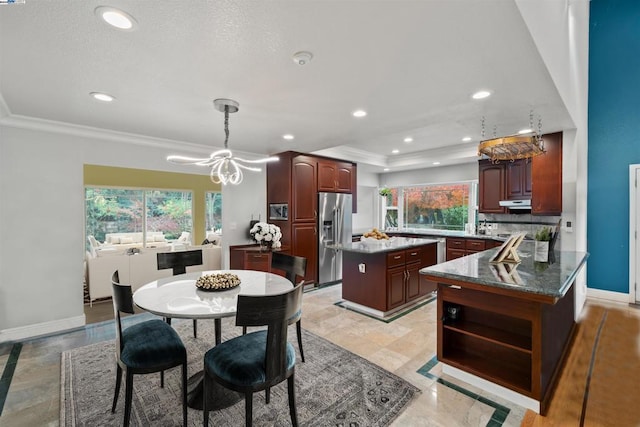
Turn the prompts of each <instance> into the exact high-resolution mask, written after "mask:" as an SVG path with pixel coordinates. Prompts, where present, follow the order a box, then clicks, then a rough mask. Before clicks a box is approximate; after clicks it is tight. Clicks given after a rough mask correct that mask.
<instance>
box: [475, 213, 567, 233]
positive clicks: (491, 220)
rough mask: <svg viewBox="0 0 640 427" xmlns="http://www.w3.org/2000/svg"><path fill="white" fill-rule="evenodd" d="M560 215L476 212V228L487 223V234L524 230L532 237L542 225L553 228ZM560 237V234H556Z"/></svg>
mask: <svg viewBox="0 0 640 427" xmlns="http://www.w3.org/2000/svg"><path fill="white" fill-rule="evenodd" d="M561 219H562V217H561V216H538V215H531V214H483V213H481V214H478V228H480V227H481V224H485V221H486V224H487V226H488V227H487V228H488V229H489V230H487V234H489V232H490V233H491V234H492V235H497V234H511V233H516V232H521V231H526V232H527V236H528V237H531V238H533V236H534V235H535V234H536V232H537V231H538V230H540V229H541V228H542V227H552V228H553V230H555V227H556V225H557V224H558V221H560V220H561ZM558 237H560V236H558Z"/></svg>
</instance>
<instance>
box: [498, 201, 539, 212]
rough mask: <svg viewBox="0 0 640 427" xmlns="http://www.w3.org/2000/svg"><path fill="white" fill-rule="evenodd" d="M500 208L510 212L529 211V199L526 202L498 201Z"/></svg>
mask: <svg viewBox="0 0 640 427" xmlns="http://www.w3.org/2000/svg"><path fill="white" fill-rule="evenodd" d="M500 206H502V207H505V208H509V209H511V210H520V209H521V210H531V199H526V200H500Z"/></svg>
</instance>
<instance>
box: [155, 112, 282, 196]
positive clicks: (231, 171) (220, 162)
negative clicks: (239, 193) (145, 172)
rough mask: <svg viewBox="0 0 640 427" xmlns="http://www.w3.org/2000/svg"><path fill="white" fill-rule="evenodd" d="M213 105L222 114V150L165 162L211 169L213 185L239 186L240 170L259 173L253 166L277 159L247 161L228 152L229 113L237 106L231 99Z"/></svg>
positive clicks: (257, 168)
mask: <svg viewBox="0 0 640 427" xmlns="http://www.w3.org/2000/svg"><path fill="white" fill-rule="evenodd" d="M213 105H214V106H215V107H216V109H217V110H219V111H222V112H224V131H225V140H224V150H218V151H214V152H213V153H211V155H210V156H209V157H208V158H204V159H203V158H194V157H186V156H169V157H167V161H169V162H171V163H175V164H179V165H196V166H206V167H209V168H211V173H210V177H211V181H212V182H213V183H214V184H222V185H227V184H232V185H236V184H240V183H241V182H242V178H243V172H242V170H243V169H245V170H248V171H252V172H260V171H261V170H262V169H261V168H259V167H257V166H255V165H258V164H261V163H266V162H271V161H276V160H278V158H277V157H267V158H264V159H258V160H247V159H242V158H240V157H236V156H234V155H233V153H232V152H231V150H229V147H228V145H229V113H235V112H237V111H238V107H239V104H238V103H237V102H236V101H234V100H232V99H216V100H214V101H213Z"/></svg>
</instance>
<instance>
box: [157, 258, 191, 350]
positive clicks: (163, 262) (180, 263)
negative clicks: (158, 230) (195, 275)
mask: <svg viewBox="0 0 640 427" xmlns="http://www.w3.org/2000/svg"><path fill="white" fill-rule="evenodd" d="M157 260H158V270H166V269H168V268H171V269H172V270H173V275H174V276H175V275H177V274H184V273H186V272H187V267H189V266H191V265H202V249H197V250H193V251H178V252H158V257H157ZM165 321H166V322H167V323H168V324H171V318H169V317H167V318H165ZM193 337H194V338H198V321H197V320H196V319H193Z"/></svg>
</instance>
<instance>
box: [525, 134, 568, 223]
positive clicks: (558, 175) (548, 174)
mask: <svg viewBox="0 0 640 427" xmlns="http://www.w3.org/2000/svg"><path fill="white" fill-rule="evenodd" d="M543 140H544V148H545V150H546V153H545V154H541V155H539V156H536V157H534V158H533V162H532V163H533V165H532V169H531V175H532V181H533V194H532V196H531V213H532V214H534V215H561V214H562V132H557V133H552V134H548V135H544V136H543Z"/></svg>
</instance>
